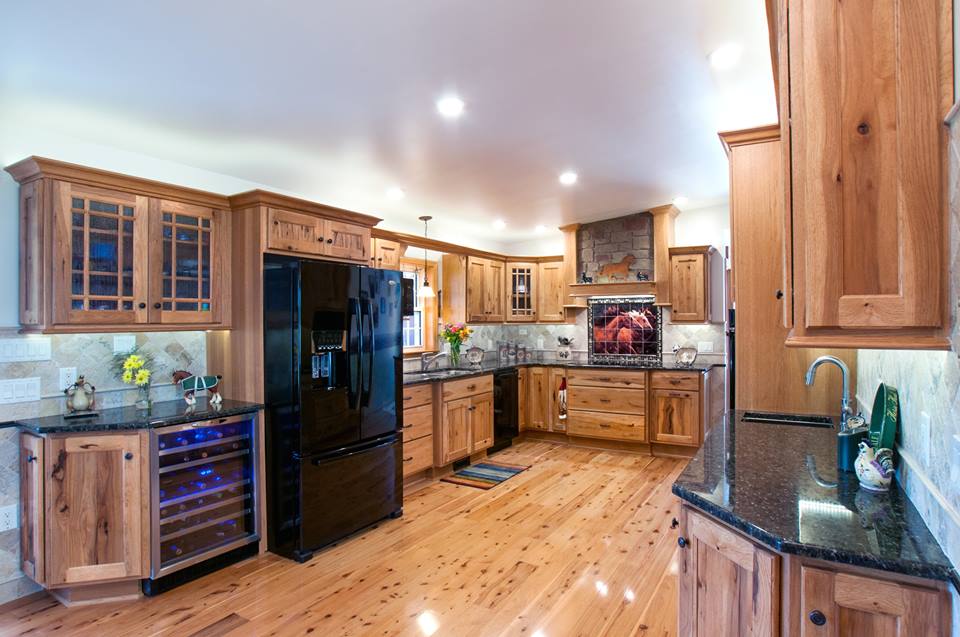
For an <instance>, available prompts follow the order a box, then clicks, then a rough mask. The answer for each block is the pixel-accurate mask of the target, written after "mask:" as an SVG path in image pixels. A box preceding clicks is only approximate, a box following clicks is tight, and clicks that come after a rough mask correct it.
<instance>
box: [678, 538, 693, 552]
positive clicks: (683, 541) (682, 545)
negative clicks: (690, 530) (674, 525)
mask: <svg viewBox="0 0 960 637" xmlns="http://www.w3.org/2000/svg"><path fill="white" fill-rule="evenodd" d="M689 545H690V540H688V539H687V538H685V537H683V536H682V535H681V536H680V537H678V538H677V546H679V547H680V548H682V549H685V548H687V546H689Z"/></svg>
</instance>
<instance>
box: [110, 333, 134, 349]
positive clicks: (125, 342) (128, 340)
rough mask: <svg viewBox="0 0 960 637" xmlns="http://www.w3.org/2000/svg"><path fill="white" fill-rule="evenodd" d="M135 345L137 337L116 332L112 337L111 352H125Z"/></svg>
mask: <svg viewBox="0 0 960 637" xmlns="http://www.w3.org/2000/svg"><path fill="white" fill-rule="evenodd" d="M136 346H137V337H136V336H134V335H133V334H117V335H115V336H114V337H113V353H114V354H126V353H127V352H129V351H130V350H132V349H133V348H134V347H136Z"/></svg>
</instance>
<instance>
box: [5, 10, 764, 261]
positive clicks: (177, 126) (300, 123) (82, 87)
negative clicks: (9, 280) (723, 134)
mask: <svg viewBox="0 0 960 637" xmlns="http://www.w3.org/2000/svg"><path fill="white" fill-rule="evenodd" d="M726 42H737V43H740V44H741V45H742V46H743V47H744V53H743V57H742V59H741V62H740V63H739V64H738V65H737V66H736V67H735V68H734V69H732V70H729V71H716V70H713V69H712V68H711V67H710V65H709V63H708V61H707V55H708V53H709V52H710V51H712V50H713V49H714V48H716V47H717V46H718V45H720V44H723V43H726ZM448 92H455V93H457V94H458V95H459V96H461V97H462V99H463V100H464V101H465V102H466V111H465V113H464V115H463V117H462V118H460V119H459V120H457V121H449V120H445V119H443V118H441V117H440V116H439V115H438V114H437V113H436V110H435V107H434V102H435V100H436V99H437V98H438V97H440V96H442V95H444V94H446V93H448ZM0 108H2V109H3V111H2V113H0V115H2V116H3V117H4V118H7V122H8V123H9V122H10V121H21V122H23V124H24V125H25V126H26V125H31V126H43V127H44V128H46V129H48V130H51V131H54V132H55V133H62V134H63V135H70V136H72V137H78V138H81V139H85V140H88V141H91V142H95V143H97V144H99V145H103V146H109V147H113V148H117V149H120V150H123V151H130V152H136V153H141V154H145V155H149V156H152V157H157V158H160V159H164V160H169V161H173V162H179V163H182V164H185V165H188V166H194V167H197V168H201V169H204V170H208V171H213V172H217V173H221V174H224V175H230V176H232V177H236V178H240V179H244V180H248V181H252V182H256V183H259V184H263V185H265V186H268V187H271V188H274V189H277V190H281V191H286V192H291V193H297V194H300V195H302V196H306V197H309V198H313V199H316V200H318V201H322V202H325V203H330V204H334V205H339V206H344V207H348V208H353V209H356V210H360V211H363V212H369V213H372V214H376V215H378V216H381V217H384V218H385V220H386V222H385V224H384V225H385V226H387V227H393V228H396V229H401V230H413V229H418V228H420V226H419V225H418V223H417V222H416V217H417V216H418V215H420V214H432V215H433V216H434V217H435V219H436V221H435V223H434V224H433V226H432V228H431V234H434V230H433V229H434V228H436V229H437V235H441V236H446V237H448V238H449V237H459V238H461V239H462V242H463V243H465V244H469V243H470V242H471V240H473V239H476V240H482V241H484V242H485V243H489V242H490V241H494V242H498V243H501V244H504V245H507V244H510V243H514V242H519V241H529V240H530V239H534V238H536V236H537V235H536V234H535V232H534V230H533V229H534V227H535V226H536V225H537V224H543V225H545V226H547V227H549V228H551V232H552V229H553V228H555V227H556V226H557V225H559V224H561V223H567V222H571V221H585V220H590V219H597V218H602V217H605V216H612V215H614V214H617V213H626V212H632V211H637V210H643V209H646V208H649V207H651V206H655V205H660V204H663V203H667V202H669V201H670V200H672V199H673V198H674V197H675V196H677V195H681V194H682V195H685V196H687V197H689V199H690V204H688V205H689V206H690V207H694V206H697V205H708V204H712V203H716V202H717V201H721V200H723V199H725V198H726V194H727V170H726V160H725V158H724V155H723V152H722V149H721V147H720V144H719V142H718V140H717V137H716V133H717V131H718V130H721V129H730V128H739V127H746V126H753V125H758V124H764V123H769V122H772V121H775V118H776V113H775V106H774V98H773V84H772V80H771V71H770V60H769V52H768V49H767V34H766V21H765V14H764V3H763V1H762V0H722V1H720V2H717V0H667V1H663V0H483V1H477V0H413V1H408V2H399V1H390V0H363V1H361V0H331V1H325V2H324V1H314V2H307V1H305V0H300V1H292V0H287V1H282V2H267V1H265V0H259V1H253V0H241V1H237V0H232V1H230V0H216V1H208V0H193V1H192V2H184V1H182V0H174V1H164V2H155V3H148V2H116V1H112V2H102V1H99V0H88V1H86V2H82V3H77V2H63V1H60V0H56V1H52V0H51V1H46V0H45V1H42V2H14V3H7V6H6V7H4V9H3V18H2V22H0ZM0 143H2V140H0ZM566 169H573V170H576V171H577V172H578V173H579V176H580V180H579V183H578V184H577V185H575V186H574V187H572V188H564V187H563V186H561V185H559V184H558V183H557V175H558V174H559V173H560V172H561V171H563V170H566ZM146 176H149V175H146ZM392 186H399V187H400V188H402V189H403V190H404V191H405V192H406V193H407V196H406V198H405V199H404V200H402V201H399V202H398V201H393V200H391V199H389V198H388V197H387V196H386V191H387V190H388V189H389V188H390V187H392ZM497 218H501V219H503V220H505V221H506V222H507V229H506V230H503V231H497V230H495V229H494V228H493V225H492V222H493V220H494V219H497Z"/></svg>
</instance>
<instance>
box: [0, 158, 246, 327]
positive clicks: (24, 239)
mask: <svg viewBox="0 0 960 637" xmlns="http://www.w3.org/2000/svg"><path fill="white" fill-rule="evenodd" d="M7 170H8V172H10V173H11V174H12V175H13V176H14V178H15V179H17V181H18V182H20V246H21V247H20V251H21V252H20V323H21V325H22V327H23V328H24V329H25V330H27V331H42V332H71V331H72V332H77V331H94V330H96V331H99V332H110V331H140V330H149V329H158V326H162V329H177V328H183V329H197V328H206V329H218V328H228V327H230V318H231V316H230V295H229V292H228V290H229V281H230V270H231V243H230V240H229V238H230V215H229V212H228V211H227V208H228V203H227V200H226V198H225V197H220V196H219V195H213V194H211V193H204V192H200V191H193V190H189V189H181V188H177V187H174V186H168V185H166V184H159V183H157V182H151V181H148V180H142V179H137V178H133V177H126V176H124V175H116V174H114V173H106V172H104V171H97V170H93V169H87V168H82V167H79V166H73V165H71V164H63V163H61V162H53V161H51V160H43V159H38V158H30V159H27V160H24V161H22V162H19V163H17V164H14V165H13V166H10V167H8V168H7Z"/></svg>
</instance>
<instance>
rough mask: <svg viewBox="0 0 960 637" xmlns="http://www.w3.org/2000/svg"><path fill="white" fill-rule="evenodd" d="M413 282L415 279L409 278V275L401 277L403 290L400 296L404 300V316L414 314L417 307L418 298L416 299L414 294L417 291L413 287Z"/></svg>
mask: <svg viewBox="0 0 960 637" xmlns="http://www.w3.org/2000/svg"><path fill="white" fill-rule="evenodd" d="M413 283H414V281H413V279H408V278H407V277H402V278H401V279H400V287H401V290H402V293H401V296H400V298H401V299H402V300H403V315H404V316H413V314H414V311H415V308H416V300H415V299H414V296H415V295H416V293H417V292H416V290H414V288H413Z"/></svg>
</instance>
